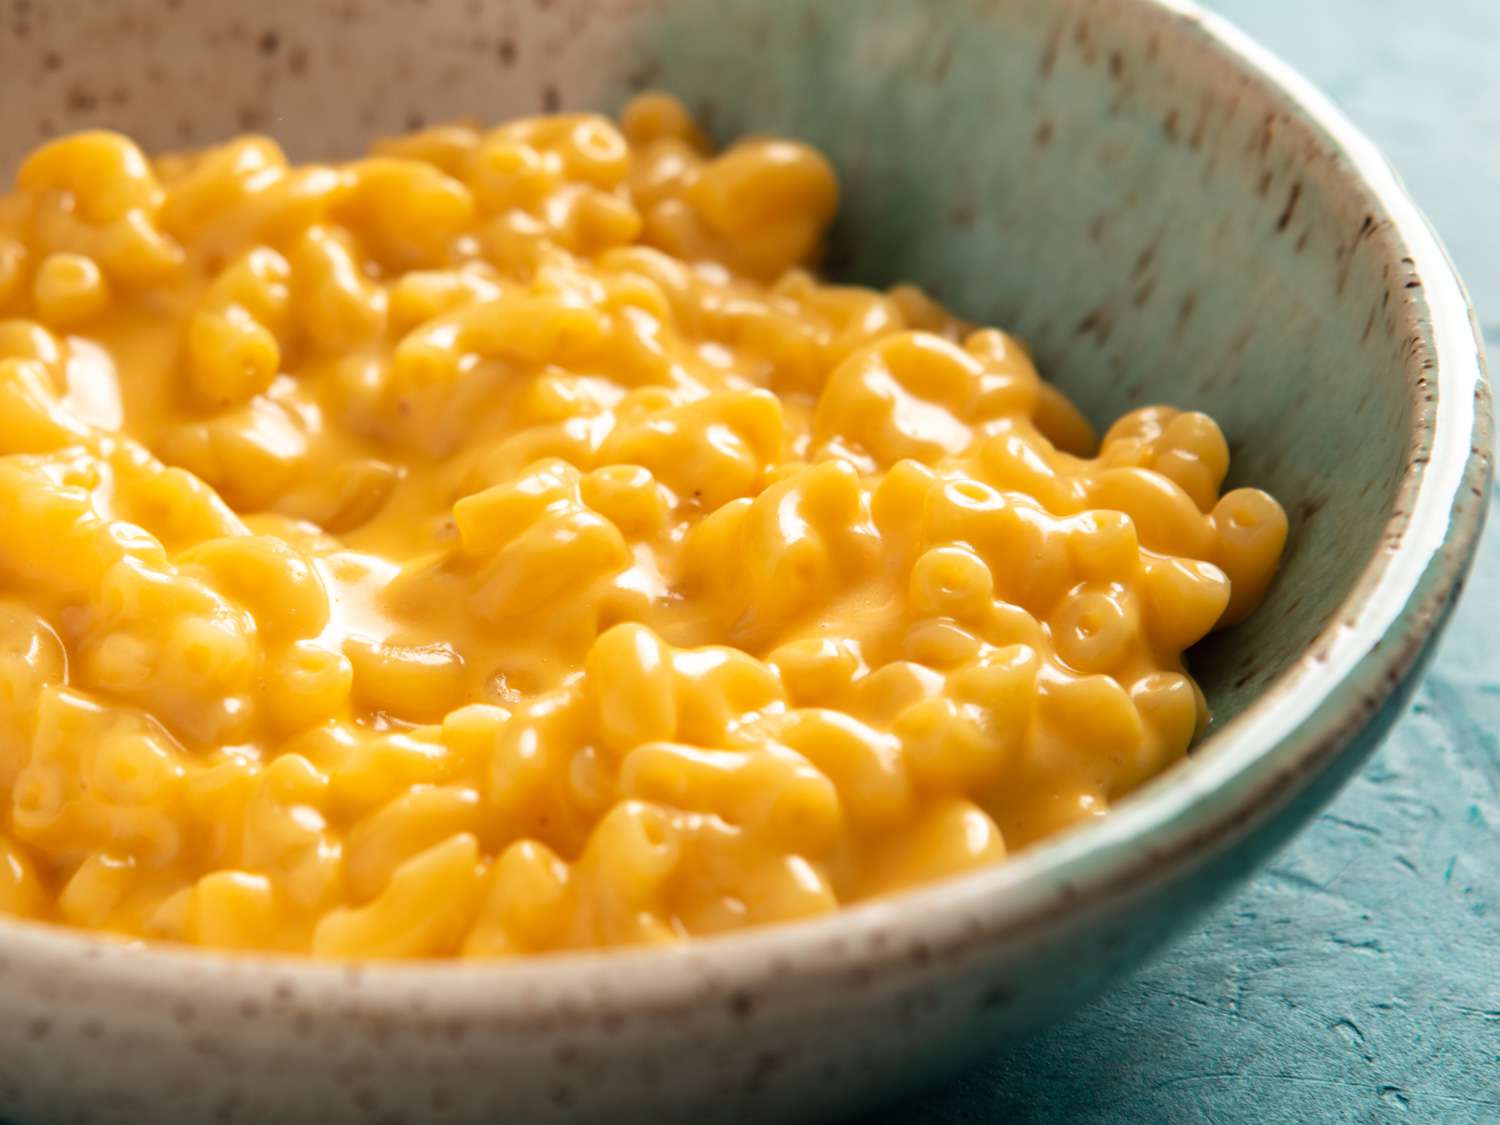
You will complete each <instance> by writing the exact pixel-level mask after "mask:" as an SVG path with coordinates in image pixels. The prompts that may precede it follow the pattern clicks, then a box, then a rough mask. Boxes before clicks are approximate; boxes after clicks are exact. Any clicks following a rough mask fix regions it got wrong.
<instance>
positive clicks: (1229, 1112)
mask: <svg viewBox="0 0 1500 1125" xmlns="http://www.w3.org/2000/svg"><path fill="white" fill-rule="evenodd" d="M1210 6H1212V7H1214V8H1216V9H1218V10H1219V11H1220V12H1222V13H1223V14H1224V15H1226V16H1228V17H1229V18H1230V19H1232V20H1234V21H1235V22H1236V23H1238V24H1239V25H1240V26H1241V27H1243V28H1244V29H1246V30H1247V31H1249V32H1250V33H1251V34H1252V35H1254V36H1255V37H1256V38H1258V39H1259V40H1260V41H1261V42H1262V43H1264V44H1266V45H1267V46H1269V47H1270V48H1271V49H1272V50H1274V51H1276V52H1277V53H1279V54H1280V55H1281V56H1282V57H1283V58H1285V59H1286V60H1288V61H1289V62H1291V63H1292V64H1293V65H1294V66H1296V67H1297V68H1299V69H1300V70H1301V71H1302V72H1303V73H1304V74H1307V75H1308V76H1309V77H1311V78H1312V79H1313V80H1314V81H1315V82H1317V83H1318V84H1319V85H1320V86H1322V87H1323V89H1324V90H1325V91H1326V92H1327V93H1329V94H1330V95H1332V96H1333V98H1334V99H1335V100H1336V101H1337V102H1338V103H1339V104H1340V105H1341V106H1342V107H1343V108H1344V110H1345V111H1346V112H1347V113H1348V114H1349V115H1350V116H1351V117H1352V118H1353V119H1354V121H1355V122H1356V123H1357V124H1358V125H1359V126H1360V127H1361V128H1363V129H1364V130H1365V131H1366V132H1367V133H1369V134H1370V135H1371V136H1372V137H1373V138H1374V139H1375V141H1376V143H1377V144H1379V145H1380V146H1381V147H1382V148H1384V150H1385V152H1386V153H1387V155H1388V156H1389V157H1390V158H1391V161H1392V163H1394V164H1395V166H1396V168H1397V170H1398V171H1399V172H1400V173H1401V175H1402V177H1403V178H1404V179H1405V180H1406V183H1407V185H1408V187H1409V188H1410V189H1411V192H1412V194H1413V196H1415V198H1416V200H1417V202H1418V203H1419V204H1421V205H1422V206H1423V208H1425V210H1426V211H1427V214H1428V215H1429V217H1430V218H1431V219H1432V221H1433V223H1434V225H1435V226H1436V227H1437V229H1438V232H1439V233H1440V234H1441V235H1442V237H1443V239H1444V241H1445V242H1446V243H1447V246H1448V249H1449V251H1450V252H1451V253H1452V255H1453V257H1454V259H1455V260H1456V261H1457V263H1458V266H1459V269H1460V271H1461V272H1462V274H1463V276H1464V279H1465V280H1466V281H1467V283H1468V285H1469V288H1470V291H1471V293H1472V294H1473V297H1474V300H1475V303H1476V304H1477V306H1478V309H1479V318H1480V323H1481V324H1482V325H1483V326H1484V330H1485V335H1486V338H1487V342H1488V345H1489V350H1490V354H1491V357H1492V360H1494V361H1495V362H1496V364H1497V367H1500V0H1210ZM1497 829H1500V514H1497V513H1495V512H1493V511H1492V512H1491V516H1490V528H1489V533H1488V534H1487V535H1486V537H1485V541H1484V544H1483V546H1482V547H1481V550H1480V556H1479V561H1478V563H1477V564H1476V566H1475V569H1474V573H1473V576H1472V578H1471V579H1470V581H1469V585H1468V589H1467V591H1466V592H1465V594H1464V595H1463V599H1462V601H1461V602H1460V603H1459V609H1458V613H1457V616H1456V619H1455V621H1454V623H1453V626H1452V628H1451V629H1450V631H1449V632H1448V634H1447V635H1446V637H1445V639H1444V641H1443V642H1442V645H1441V647H1440V649H1439V650H1438V655H1437V658H1436V660H1435V662H1434V664H1433V667H1432V670H1431V672H1430V673H1429V674H1428V676H1427V679H1426V681H1425V682H1424V683H1423V685H1422V686H1421V687H1420V688H1419V689H1418V693H1417V696H1416V700H1415V702H1414V704H1413V705H1412V707H1411V710H1410V713H1409V714H1407V715H1406V717H1405V718H1404V719H1403V720H1402V721H1401V723H1400V724H1399V725H1398V726H1397V728H1396V730H1395V732H1394V734H1393V735H1392V737H1391V738H1390V740H1389V741H1388V742H1387V743H1386V745H1385V746H1384V748H1383V749H1382V750H1381V751H1380V752H1379V753H1378V754H1377V755H1376V756H1375V758H1374V759H1373V760H1372V761H1371V763H1370V765H1369V766H1368V768H1366V769H1365V771H1364V773H1363V774H1362V775H1361V776H1360V777H1359V778H1358V779H1357V780H1356V781H1354V782H1353V783H1352V784H1351V785H1350V786H1349V788H1348V789H1346V790H1345V791H1344V792H1343V793H1342V794H1341V795H1340V796H1339V798H1338V799H1337V801H1335V803H1334V804H1333V805H1332V806H1331V807H1330V808H1329V809H1328V810H1327V811H1326V812H1325V813H1324V814H1323V815H1322V817H1321V818H1319V819H1318V820H1317V821H1316V822H1315V823H1314V825H1313V826H1312V827H1311V828H1309V830H1308V831H1307V832H1306V833H1304V834H1303V835H1302V836H1300V837H1299V838H1298V839H1297V840H1296V842H1295V843H1293V844H1292V845H1291V846H1290V847H1289V848H1288V849H1287V850H1286V851H1285V852H1284V853H1282V854H1281V855H1280V856H1279V857H1278V858H1277V859H1276V860H1275V861H1274V862H1273V863H1272V865H1271V866H1270V867H1269V868H1268V869H1266V870H1265V871H1264V872H1262V873H1261V874H1260V875H1259V876H1258V877H1257V878H1256V879H1255V880H1254V881H1253V882H1252V883H1251V884H1250V885H1249V886H1248V887H1246V888H1245V889H1244V890H1242V891H1241V892H1240V893H1238V894H1236V895H1235V896H1234V897H1233V898H1232V899H1231V900H1230V901H1229V902H1228V903H1227V904H1226V905H1224V906H1223V907H1221V908H1220V909H1218V910H1217V911H1215V912H1214V913H1213V914H1212V915H1211V916H1210V917H1209V918H1208V919H1207V920H1206V921H1205V922H1204V923H1203V924H1201V925H1200V926H1199V927H1198V928H1197V929H1196V930H1195V931H1194V932H1193V933H1192V934H1191V936H1189V937H1188V938H1187V939H1186V940H1185V941H1183V942H1182V943H1181V944H1179V945H1177V946H1176V947H1174V948H1173V949H1172V950H1170V951H1169V952H1168V953H1166V954H1165V955H1164V956H1163V957H1162V958H1161V959H1159V960H1158V961H1157V962H1155V963H1154V964H1152V965H1150V966H1149V967H1148V968H1146V969H1145V970H1144V971H1142V972H1141V973H1140V974H1138V976H1137V977H1136V978H1135V979H1134V980H1132V981H1130V982H1128V983H1127V984H1125V985H1123V986H1122V987H1120V988H1117V989H1115V990H1114V991H1113V992H1112V993H1110V994H1109V995H1108V996H1106V997H1105V998H1103V999H1102V1000H1100V1001H1098V1002H1097V1003H1095V1004H1093V1005H1092V1006H1091V1007H1089V1008H1087V1009H1086V1010H1084V1011H1083V1012H1080V1013H1079V1014H1077V1015H1075V1016H1073V1017H1072V1018H1070V1019H1068V1020H1067V1021H1066V1022H1064V1023H1062V1024H1060V1025H1058V1026H1057V1027H1055V1028H1053V1029H1052V1030H1050V1031H1048V1032H1046V1033H1044V1034H1043V1035H1041V1036H1040V1037H1038V1038H1037V1039H1035V1040H1033V1041H1031V1042H1029V1043H1027V1044H1025V1045H1024V1046H1022V1047H1020V1048H1018V1049H1013V1050H1010V1051H1008V1052H1004V1053H997V1054H996V1055H995V1056H994V1057H992V1058H991V1059H989V1060H988V1061H986V1062H985V1063H983V1064H981V1065H980V1066H979V1067H978V1068H977V1069H975V1070H973V1071H972V1072H970V1073H969V1074H967V1075H966V1076H965V1077H963V1078H962V1079H960V1080H959V1081H957V1082H955V1083H952V1084H951V1085H950V1086H949V1087H947V1088H945V1089H942V1090H939V1091H936V1092H934V1093H931V1094H928V1095H926V1096H923V1097H921V1098H917V1099H915V1100H912V1101H909V1102H907V1103H905V1104H902V1105H900V1106H896V1107H893V1108H891V1109H890V1110H887V1111H886V1112H884V1113H881V1114H878V1115H876V1116H875V1117H874V1118H871V1119H870V1120H869V1121H868V1122H867V1123H866V1125H877V1123H878V1125H936V1123H943V1125H977V1123H979V1122H1040V1121H1048V1122H1051V1121H1085V1122H1106V1121H1107V1122H1115V1121H1144V1122H1154V1121H1166V1122H1178V1121H1181V1122H1191V1121H1206V1122H1218V1121H1253V1122H1282V1121H1288V1122H1301V1121H1313V1122H1325V1121H1326V1122H1344V1121H1350V1122H1353V1121H1378V1122H1384V1121H1408V1120H1409V1121H1442V1122H1450V1121H1451V1122H1469V1121H1493V1122H1500V835H1497Z"/></svg>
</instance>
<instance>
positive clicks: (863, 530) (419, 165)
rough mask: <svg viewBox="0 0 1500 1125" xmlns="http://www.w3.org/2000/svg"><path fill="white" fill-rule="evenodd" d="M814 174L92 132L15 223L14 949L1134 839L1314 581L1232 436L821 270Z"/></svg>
mask: <svg viewBox="0 0 1500 1125" xmlns="http://www.w3.org/2000/svg"><path fill="white" fill-rule="evenodd" d="M837 197H838V184H837V182H836V179H835V176H834V173H833V170H832V168H831V167H830V165H829V163H828V161H827V160H825V159H824V158H823V157H822V156H821V155H820V154H819V153H817V152H816V151H814V150H812V149H810V148H808V147H806V146H804V145H802V144H798V143H796V142H794V141H788V140H778V139H769V138H755V139H748V140H744V141H741V142H740V143H738V144H735V145H733V146H731V147H730V148H728V149H726V150H724V151H722V152H718V153H714V152H712V151H711V150H710V148H709V145H708V143H707V142H706V140H705V138H704V136H703V134H702V133H700V132H699V130H698V129H697V128H696V127H695V126H694V124H693V122H692V121H691V120H690V119H689V117H688V116H687V114H686V113H685V112H684V110H683V108H682V107H681V106H680V105H679V104H678V103H677V102H675V101H673V100H672V99H670V98H668V97H666V96H663V95H646V96H643V97H641V98H639V99H637V100H636V101H635V102H633V103H632V104H631V105H630V106H629V107H628V108H627V109H626V110H625V112H624V114H623V116H622V118H621V120H620V122H619V123H618V124H615V123H612V122H611V121H609V120H606V119H605V118H603V117H599V116H593V115H556V116H546V117H536V118H530V119H526V120H519V121H514V122H511V123H509V124H506V125H502V126H500V127H498V128H493V129H484V128H479V127H477V126H472V125H468V124H454V125H447V126H443V127H439V128H431V129H427V130H424V131H421V132H417V133H414V134H411V135H409V136H404V137H398V138H395V139H391V140H386V141H382V142H380V143H379V144H377V145H376V146H375V149H374V152H373V154H372V155H371V156H369V157H367V158H365V159H362V160H356V161H354V162H352V163H346V164H314V165H300V166H293V165H290V164H288V162H287V160H286V159H285V157H284V156H283V154H282V152H281V151H280V150H279V149H278V148H277V146H276V144H275V143H274V142H272V141H271V140H269V139H267V138H265V137H259V136H246V137H240V138H238V139H236V140H233V141H230V142H229V143H227V144H224V145H222V146H220V147H217V148H213V149H209V150H206V151H202V152H194V153H185V154H173V155H167V156H162V157H159V158H156V159H152V158H149V157H147V156H146V155H144V154H143V153H142V152H141V150H140V149H139V148H138V147H137V146H136V145H135V144H133V143H132V142H131V141H130V140H128V139H127V138H125V137H123V136H120V135H118V134H115V133H109V132H86V133H79V134H75V135H72V136H67V137H64V138H62V139H59V140H56V141H54V142H52V143H49V144H46V145H43V146H42V147H41V148H39V149H37V150H36V151H35V152H33V153H32V154H31V155H30V157H29V158H28V159H27V160H26V161H25V162H24V163H23V165H22V166H21V168H20V170H19V173H18V175H17V179H16V188H15V191H14V192H13V193H12V194H10V195H8V196H5V197H0V575H3V597H0V635H3V644H0V800H3V809H4V811H3V817H0V909H3V910H5V911H8V912H10V913H12V914H16V915H23V916H27V917H32V918H40V919H48V920H53V921H58V922H62V923H67V924H71V925H74V926H80V927H88V928H93V929H99V930H104V931H109V932H113V933H117V934H121V935H127V936H132V937H147V938H159V939H165V940H171V941H178V942H189V943H199V944H203V945H209V946H216V947H222V948H233V949H256V950H284V951H300V952H310V953H313V954H317V955H323V956H336V957H445V956H467V957H492V956H510V955H518V954H529V953H536V952H542V951H547V950H557V949H565V948H577V947H591V946H610V945H623V944H639V943H657V942H675V941H679V940H682V939H684V938H687V937H689V936H692V935H701V934H708V933H713V932H717V931H723V930H730V929H734V928H737V927H743V926H748V925H757V924H761V923H767V922H775V921H781V920H785V919H792V918H798V917H803V916H807V915H814V914H820V913H823V912H826V911H830V910H833V909H835V908H836V907H837V906H838V905H839V904H841V903H846V902H850V901H854V900H858V899H863V898H867V897H870V896H874V895H880V894H884V893H887V892H890V891H893V890H896V889H899V888H902V887H908V886H911V885H913V884H916V883H921V882H923V881H926V880H931V879H936V878H939V877H942V876H945V875H950V874H953V873H955V872H960V871H964V870H967V869H969V868H973V867H975V866H977V865H980V864H988V863H993V862H995V861H997V860H999V859H1001V858H1002V857H1004V856H1005V855H1006V853H1007V852H1008V851H1011V850H1015V849H1017V848H1021V847H1024V846H1026V845H1027V844H1028V843H1030V842H1032V841H1034V840H1037V839H1038V838H1040V837H1043V836H1046V835H1047V834H1048V833H1052V832H1056V831H1057V830H1059V829H1061V828H1063V827H1065V826H1067V825H1070V824H1073V823H1075V822H1078V821H1080V820H1083V819H1087V818H1089V817H1095V816H1099V815H1102V814H1104V813H1105V812H1106V810H1107V809H1108V808H1109V807H1110V805H1111V804H1112V803H1113V802H1115V801H1116V800H1117V799H1118V798H1119V797H1120V796H1121V795H1122V794H1125V793H1127V792H1128V791H1129V790H1130V789H1131V788H1133V787H1134V786H1136V785H1138V784H1139V783H1140V782H1142V781H1143V780H1145V779H1147V778H1149V777H1151V776H1152V775H1153V774H1155V773H1157V772H1158V771H1160V770H1161V769H1162V768H1163V767H1165V766H1166V765H1168V764H1169V763H1171V762H1172V761H1174V760H1176V759H1178V758H1180V757H1181V756H1182V755H1183V753H1184V752H1185V750H1186V749H1187V747H1188V744H1189V743H1190V742H1191V741H1192V739H1193V737H1194V735H1195V732H1198V731H1201V730H1202V729H1203V727H1204V725H1205V723H1206V721H1207V714H1206V710H1205V706H1204V701H1203V697H1202V695H1201V694H1200V692H1199V691H1198V689H1197V687H1196V685H1195V684H1194V683H1193V681H1192V679H1190V678H1189V676H1188V675H1187V673H1186V671H1185V670H1184V666H1183V661H1182V652H1183V650H1184V649H1185V648H1187V647H1188V646H1189V645H1191V644H1193V643H1194V642H1195V641H1197V640H1198V639H1199V638H1200V637H1202V636H1203V635H1204V634H1206V633H1207V632H1209V631H1210V630H1211V629H1213V628H1215V627H1216V626H1219V625H1224V624H1227V623H1231V622H1234V621H1238V620H1239V619H1241V618H1243V617H1244V616H1245V615H1246V614H1247V613H1249V612H1250V611H1251V609H1252V608H1253V607H1254V606H1255V604H1256V603H1257V601H1258V600H1259V599H1260V598H1261V595H1262V593H1263V592H1264V590H1265V589H1266V586H1267V583H1268V582H1269V581H1270V579H1271V576H1272V573H1273V571H1274V570H1275V568H1276V565H1277V561H1278V557H1279V555H1280V553H1281V550H1282V546H1283V543H1284V540H1285V537H1286V528H1287V525H1286V519H1285V516H1284V515H1283V513H1282V511H1281V509H1280V508H1279V507H1278V505H1277V504H1276V502H1275V501H1274V500H1272V499H1271V498H1270V497H1269V496H1267V495H1266V494H1265V493H1263V492H1260V491H1256V490H1253V489H1237V490H1235V491H1231V492H1228V493H1225V494H1223V495H1221V494H1220V488H1221V485H1222V482H1223V480H1224V476H1225V472H1226V469H1227V467H1228V449H1227V446H1226V444H1225V441H1224V437H1223V435H1222V434H1221V433H1220V431H1219V428H1218V427H1217V426H1216V425H1215V424H1214V423H1213V421H1211V420H1210V419H1209V418H1207V417H1205V416H1204V415H1202V414H1197V413H1192V412H1183V411H1178V410H1174V409H1171V408H1168V407H1161V406H1153V407H1147V408H1145V409H1141V410H1137V411H1135V412H1133V413H1131V414H1129V415H1127V416H1126V417H1124V418H1123V419H1121V420H1120V421H1119V422H1117V423H1115V425H1114V426H1113V427H1112V428H1111V429H1110V430H1109V431H1108V432H1107V433H1106V434H1105V435H1104V437H1103V440H1102V442H1099V441H1097V440H1096V438H1095V436H1094V434H1093V433H1092V431H1091V429H1090V426H1089V424H1088V423H1087V422H1086V421H1085V419H1084V418H1083V417H1082V415H1080V414H1079V412H1078V411H1077V410H1075V409H1074V407H1073V406H1072V405H1070V404H1069V402H1068V401H1067V400H1066V399H1065V398H1064V397H1063V396H1062V395H1061V394H1060V393H1059V392H1058V391H1057V390H1055V389H1054V388H1052V387H1050V386H1049V385H1048V384H1046V383H1044V382H1042V381H1041V380H1040V379H1039V378H1038V377H1037V373H1036V371H1035V369H1034V368H1033V365H1032V361H1031V359H1030V358H1029V356H1028V354H1027V352H1026V350H1025V348H1024V347H1023V346H1022V345H1021V344H1020V343H1019V342H1018V341H1016V340H1015V339H1013V338H1011V337H1010V336H1007V335H1006V334H1005V333H1003V332H1000V331H997V330H995V329H992V328H975V327H972V326H970V325H967V324H964V323H963V322H961V321H960V320H959V319H957V318H956V317H954V316H953V315H951V314H950V313H948V312H946V311H944V310H943V309H942V308H940V307H939V306H938V305H936V304H935V303H934V302H933V301H931V300H929V299H928V298H926V297H925V296H923V295H922V294H921V293H920V292H918V291H917V290H916V289H914V288H909V287H899V288H896V289H893V290H891V291H889V292H878V291H875V290H871V289H865V288H859V287H854V286H846V285H832V284H828V283H826V282H824V281H821V280H819V279H818V278H817V277H816V276H815V275H814V274H812V273H810V272H809V266H810V264H811V263H813V262H814V261H815V258H816V254H817V250H818V246H819V241H820V239H821V237H822V234H823V232H824V230H825V228H826V226H827V224H828V223H829V221H830V219H831V217H832V216H833V213H834V210H835V206H836V203H837Z"/></svg>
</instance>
